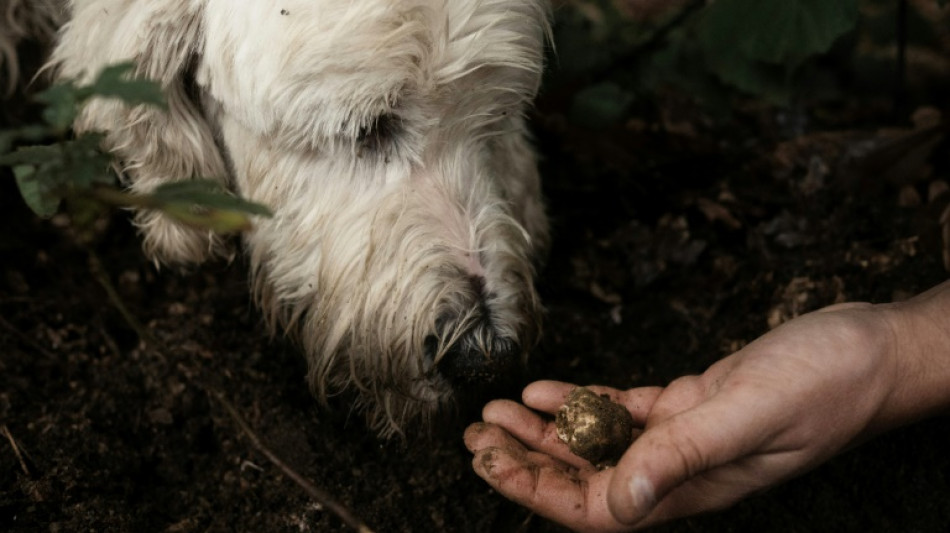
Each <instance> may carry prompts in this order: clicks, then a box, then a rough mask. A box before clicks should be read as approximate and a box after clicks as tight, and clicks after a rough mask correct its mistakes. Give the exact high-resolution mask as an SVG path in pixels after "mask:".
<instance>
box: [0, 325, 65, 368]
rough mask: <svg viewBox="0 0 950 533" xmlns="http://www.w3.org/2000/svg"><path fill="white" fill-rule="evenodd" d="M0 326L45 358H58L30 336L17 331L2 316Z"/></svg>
mask: <svg viewBox="0 0 950 533" xmlns="http://www.w3.org/2000/svg"><path fill="white" fill-rule="evenodd" d="M0 326H2V327H3V329H5V330H7V331H9V332H10V333H12V334H14V335H15V336H16V337H17V338H18V339H20V341H21V342H23V343H24V344H27V345H29V346H30V347H31V348H33V349H34V350H36V351H37V352H39V353H40V354H42V355H43V356H44V357H46V358H49V359H55V358H56V354H54V353H53V352H51V351H49V350H48V349H46V348H45V347H43V345H41V344H40V343H38V342H36V341H35V340H33V339H31V338H30V337H29V336H28V335H26V334H25V333H23V332H22V331H20V330H19V329H17V328H16V326H14V325H13V324H11V323H9V322H7V321H6V320H5V319H4V318H3V317H2V316H0Z"/></svg>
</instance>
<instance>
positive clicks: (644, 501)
mask: <svg viewBox="0 0 950 533" xmlns="http://www.w3.org/2000/svg"><path fill="white" fill-rule="evenodd" d="M630 497H631V499H632V501H633V506H634V508H635V509H636V512H637V514H638V515H640V516H643V515H645V514H647V513H648V512H649V511H650V510H651V509H653V508H654V507H655V506H656V491H655V490H654V489H653V484H652V483H650V480H649V479H647V478H646V477H645V476H642V475H636V476H633V478H632V479H631V480H630Z"/></svg>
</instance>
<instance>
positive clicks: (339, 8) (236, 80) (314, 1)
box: [0, 0, 549, 435]
mask: <svg viewBox="0 0 950 533" xmlns="http://www.w3.org/2000/svg"><path fill="white" fill-rule="evenodd" d="M11 2H12V3H11ZM25 3H26V1H25V0H0V7H2V6H6V13H7V17H6V18H5V21H6V22H5V24H6V25H7V26H8V27H9V26H11V24H12V27H20V25H21V23H20V22H19V21H22V20H29V16H27V17H24V16H22V13H20V15H21V16H20V18H19V19H18V18H17V13H18V12H20V11H19V10H22V5H25ZM41 3H42V2H38V3H37V4H35V5H40V4H41ZM64 9H65V10H66V12H67V13H68V15H67V18H68V21H67V22H66V23H65V24H64V25H63V27H62V29H61V31H60V34H59V40H58V44H57V45H56V48H55V50H54V52H53V55H52V63H51V64H52V66H53V67H54V68H55V71H56V72H57V75H58V76H60V77H63V78H78V79H81V80H89V79H90V78H91V77H92V76H94V75H95V74H96V73H97V72H98V71H99V70H100V69H102V68H103V67H105V66H107V65H109V64H112V63H116V62H120V61H124V60H133V61H134V62H135V63H136V64H137V66H138V72H139V74H141V75H143V76H146V77H148V78H151V79H154V80H157V81H158V82H160V83H161V85H162V86H163V87H164V89H165V91H166V94H167V98H168V102H169V110H168V112H167V113H166V112H163V111H158V110H155V109H152V108H147V107H135V108H129V107H127V106H125V105H123V104H121V103H118V102H116V101H113V100H96V101H94V102H92V103H90V104H89V105H88V106H87V107H86V108H85V110H84V112H83V113H82V114H81V117H80V119H79V120H78V122H77V124H76V125H75V127H76V129H77V130H78V131H86V130H101V131H105V132H107V134H108V136H107V141H106V142H107V147H108V148H109V149H110V150H112V151H114V152H115V153H116V154H117V155H118V157H119V158H120V159H121V161H122V174H123V177H124V178H125V179H126V180H127V182H128V185H129V187H130V188H131V189H132V190H133V191H139V192H146V191H149V190H151V189H153V188H154V187H155V186H157V185H159V184H161V183H164V182H167V181H169V180H182V179H190V178H192V177H214V178H216V179H220V180H221V181H222V182H223V183H225V184H226V185H227V186H228V187H230V188H231V189H232V190H234V191H235V192H237V193H239V194H241V195H242V196H244V197H247V198H249V199H251V200H253V201H257V202H261V203H264V204H266V205H268V206H270V207H271V208H272V209H273V211H274V212H275V216H274V217H273V218H272V219H260V220H258V221H257V222H256V223H255V226H254V229H253V230H251V231H250V232H248V233H247V234H246V235H245V236H244V244H245V248H246V250H247V253H248V255H249V258H250V264H251V270H252V273H253V279H254V287H255V293H256V296H257V298H258V301H259V304H260V305H261V307H262V308H263V310H264V312H265V315H267V316H268V318H269V319H270V320H271V322H272V323H274V324H280V325H282V326H283V327H284V328H285V329H286V331H288V332H291V333H293V334H295V335H296V336H298V338H299V339H300V341H301V342H302V345H303V347H304V350H305V351H306V354H307V357H308V360H309V368H310V372H309V381H310V383H311V384H312V386H313V388H314V390H315V392H316V393H317V394H318V395H319V396H320V397H323V398H325V397H326V396H327V395H330V394H335V393H337V392H340V391H343V390H351V391H356V392H357V397H358V399H357V407H358V408H359V409H360V410H362V411H365V412H366V414H367V415H368V420H369V422H370V424H371V425H372V426H373V427H374V428H375V429H376V430H378V431H379V432H380V433H381V434H384V435H387V434H392V433H393V432H398V431H400V429H401V428H403V427H405V425H406V424H407V423H409V422H412V421H417V420H423V421H424V420H426V419H428V418H430V417H431V416H432V415H433V414H434V413H436V412H438V411H439V410H440V409H442V408H444V407H445V406H446V405H448V404H450V403H451V402H452V401H453V398H454V396H455V394H456V392H455V390H454V389H455V387H454V386H453V382H452V381H451V380H450V379H447V377H445V376H443V374H442V373H440V366H439V363H440V362H441V361H442V359H443V358H444V357H445V356H446V354H447V353H450V352H452V351H453V350H459V349H460V347H461V349H462V350H463V351H465V350H467V351H477V352H479V353H480V354H481V357H483V358H484V359H485V361H486V367H487V368H495V370H492V371H497V369H498V368H502V369H503V368H507V367H505V366H504V365H500V366H497V367H492V364H493V362H492V358H493V357H496V358H497V357H499V356H498V353H501V352H505V351H511V350H515V351H517V355H516V356H515V357H516V358H520V357H522V356H523V355H524V353H526V351H527V350H528V349H530V348H531V347H532V346H533V345H534V343H535V341H536V339H537V336H538V334H539V315H540V307H539V303H538V299H537V295H536V293H535V291H534V288H533V279H534V268H533V263H534V260H535V258H536V257H537V256H538V253H539V249H540V248H541V247H543V246H544V244H545V242H546V240H547V220H546V217H545V214H544V209H543V205H542V202H541V196H540V184H539V178H538V173H537V168H536V164H535V158H534V154H533V151H532V148H531V146H530V144H529V141H528V139H527V133H526V126H525V122H524V117H523V114H524V111H525V109H526V108H527V106H529V105H530V102H531V100H532V99H533V97H534V95H535V93H536V91H537V89H538V85H539V82H540V74H541V70H542V63H543V45H544V41H545V34H546V31H547V24H548V23H547V20H548V9H549V7H548V5H547V0H347V1H341V0H282V1H280V2H272V1H269V0H71V1H68V2H66V5H65V6H64ZM47 13H49V12H47ZM34 14H36V15H42V14H41V13H40V12H34ZM46 20H52V19H50V18H47V19H46ZM15 35H18V34H15ZM15 35H14V39H9V38H7V40H6V41H4V42H0V50H2V51H3V53H4V55H5V56H7V65H8V68H11V67H10V65H13V64H15V63H14V62H13V61H11V60H10V59H11V57H12V56H11V54H10V43H12V42H13V40H15V38H16V37H15ZM136 221H137V224H138V225H139V227H140V228H141V230H142V233H143V235H144V246H145V249H146V251H147V253H148V254H149V255H150V256H151V257H153V258H155V259H156V260H157V261H160V262H163V263H200V262H201V261H204V260H206V259H208V258H210V257H213V256H217V255H221V254H227V253H228V252H227V243H225V242H223V241H222V240H221V239H220V238H219V237H217V236H215V235H213V234H210V233H208V232H206V231H199V230H195V229H192V228H188V227H183V226H181V225H178V224H176V223H175V222H172V221H170V220H169V219H167V218H165V217H163V216H162V215H161V214H160V213H157V212H151V211H148V212H145V211H143V212H139V213H138V214H137V217H136ZM501 371H505V370H501Z"/></svg>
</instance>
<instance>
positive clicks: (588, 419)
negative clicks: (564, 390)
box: [555, 387, 634, 468]
mask: <svg viewBox="0 0 950 533" xmlns="http://www.w3.org/2000/svg"><path fill="white" fill-rule="evenodd" d="M555 424H556V426H557V436H558V437H559V438H560V439H561V440H562V441H564V443H566V444H567V446H568V448H569V449H570V450H571V453H573V454H574V455H577V456H579V457H583V458H584V459H587V460H588V461H590V462H591V463H592V464H594V465H595V466H597V467H598V468H604V467H607V466H613V465H615V464H617V461H619V460H620V457H621V456H623V453H624V452H625V451H626V450H627V448H629V447H630V444H632V443H633V430H634V423H633V417H632V416H630V412H628V411H627V409H626V408H625V407H624V406H622V405H620V404H618V403H614V402H613V401H611V400H610V398H608V397H607V396H606V395H604V396H598V395H597V394H595V393H594V392H593V391H592V390H590V389H588V388H586V387H577V388H575V389H573V390H572V391H571V392H570V393H569V394H568V395H567V399H566V400H565V402H564V405H562V406H561V408H560V410H558V413H557V418H556V420H555Z"/></svg>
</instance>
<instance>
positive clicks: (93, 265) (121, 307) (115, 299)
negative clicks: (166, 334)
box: [88, 248, 158, 348]
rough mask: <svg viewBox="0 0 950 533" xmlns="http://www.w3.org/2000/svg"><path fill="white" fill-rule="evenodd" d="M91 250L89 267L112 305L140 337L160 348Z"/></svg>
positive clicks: (89, 250)
mask: <svg viewBox="0 0 950 533" xmlns="http://www.w3.org/2000/svg"><path fill="white" fill-rule="evenodd" d="M88 252H89V267H90V270H92V274H93V276H95V278H96V281H98V282H99V285H101V286H102V288H103V289H104V290H105V291H106V295H107V296H108V297H109V301H110V302H112V305H113V306H114V307H115V308H116V310H117V311H118V312H119V314H120V315H122V318H123V319H124V320H125V322H126V323H127V324H128V325H129V327H131V328H132V329H133V330H135V333H136V334H137V335H138V336H139V339H140V340H141V341H142V342H144V343H145V344H148V345H149V346H151V347H152V348H158V342H156V340H155V338H154V337H152V334H151V333H149V332H148V330H147V329H145V326H143V325H142V323H141V322H139V320H138V319H137V318H136V317H135V315H133V314H132V312H131V311H129V308H128V307H127V306H126V305H125V302H123V301H122V298H120V297H119V292H118V291H116V290H115V286H113V285H112V281H110V280H109V276H108V275H106V272H105V270H104V269H103V268H102V261H100V260H99V256H98V255H96V252H95V251H93V250H92V248H89V249H88Z"/></svg>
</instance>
